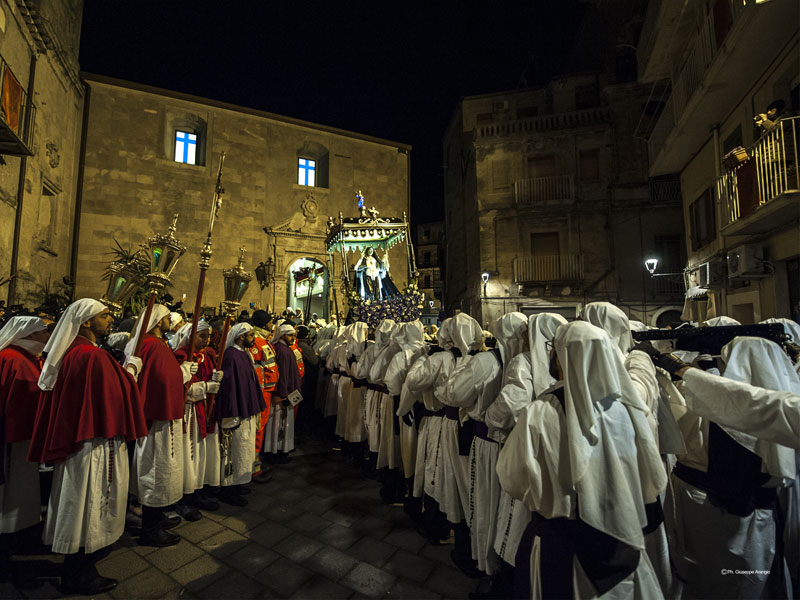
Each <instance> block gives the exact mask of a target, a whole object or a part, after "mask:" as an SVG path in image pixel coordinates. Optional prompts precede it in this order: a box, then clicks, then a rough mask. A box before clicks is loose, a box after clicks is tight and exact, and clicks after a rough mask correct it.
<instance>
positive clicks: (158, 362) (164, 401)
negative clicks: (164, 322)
mask: <svg viewBox="0 0 800 600" xmlns="http://www.w3.org/2000/svg"><path fill="white" fill-rule="evenodd" d="M139 356H140V357H141V359H142V363H143V365H142V372H141V373H140V374H139V393H141V395H142V400H143V401H144V418H145V419H147V426H148V428H149V427H150V425H151V424H152V422H153V421H174V420H175V419H182V418H183V403H184V401H185V400H186V390H185V388H184V387H183V371H181V366H180V364H179V363H178V361H177V359H176V358H175V354H173V352H172V349H171V348H170V347H169V345H168V344H167V342H166V341H165V340H163V339H161V338H158V337H156V336H154V335H151V334H149V333H148V334H147V335H146V336H145V337H144V341H143V342H142V350H141V352H140V353H139Z"/></svg>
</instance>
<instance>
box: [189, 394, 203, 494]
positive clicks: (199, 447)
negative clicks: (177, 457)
mask: <svg viewBox="0 0 800 600" xmlns="http://www.w3.org/2000/svg"><path fill="white" fill-rule="evenodd" d="M197 419H198V414H197V403H195V402H187V403H186V404H185V405H184V407H183V427H184V430H185V431H184V434H183V493H184V494H191V493H193V492H194V491H195V490H199V489H200V488H202V487H203V484H204V483H205V478H206V440H205V439H204V438H202V437H200V428H199V427H198V423H197Z"/></svg>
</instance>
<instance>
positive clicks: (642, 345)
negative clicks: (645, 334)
mask: <svg viewBox="0 0 800 600" xmlns="http://www.w3.org/2000/svg"><path fill="white" fill-rule="evenodd" d="M634 350H638V351H639V352H644V353H645V354H647V355H648V356H649V357H650V358H655V357H656V356H661V352H659V351H658V350H656V349H655V347H654V346H653V344H651V343H650V342H649V341H646V342H639V343H638V344H636V345H635V346H634V347H633V348H631V352H633V351H634Z"/></svg>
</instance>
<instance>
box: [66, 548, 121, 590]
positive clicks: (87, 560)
mask: <svg viewBox="0 0 800 600" xmlns="http://www.w3.org/2000/svg"><path fill="white" fill-rule="evenodd" d="M110 552H111V546H106V547H105V548H101V549H100V550H96V551H94V552H92V553H90V554H86V552H85V551H84V549H83V548H81V549H80V550H78V552H76V553H75V554H67V555H65V556H64V564H63V565H62V571H61V578H62V580H63V579H69V580H72V581H91V580H92V579H94V578H95V577H98V576H99V574H98V573H97V567H96V566H95V565H97V563H98V562H99V561H101V560H102V559H104V558H105V557H106V556H108V554H109V553H110Z"/></svg>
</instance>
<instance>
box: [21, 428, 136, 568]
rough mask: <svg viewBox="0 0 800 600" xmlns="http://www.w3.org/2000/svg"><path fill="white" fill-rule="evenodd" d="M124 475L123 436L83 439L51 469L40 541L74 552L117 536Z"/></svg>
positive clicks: (88, 549) (125, 505)
mask: <svg viewBox="0 0 800 600" xmlns="http://www.w3.org/2000/svg"><path fill="white" fill-rule="evenodd" d="M109 466H111V468H109ZM128 479H129V473H128V449H127V447H126V446H125V442H124V441H123V440H122V438H120V437H116V438H114V439H112V440H106V439H102V438H95V439H92V440H87V441H85V442H83V444H82V445H81V448H80V450H78V451H77V452H76V453H75V454H72V455H70V456H69V457H67V459H66V460H65V461H64V462H62V463H58V464H57V465H56V466H55V469H54V471H53V488H52V491H51V492H50V503H49V506H48V510H47V521H46V523H45V527H44V535H43V539H44V543H45V544H46V545H50V544H52V546H53V552H56V553H58V554H74V553H76V552H77V551H78V550H79V549H80V548H84V549H85V551H86V553H92V552H95V551H97V550H100V549H101V548H105V547H106V546H109V545H111V544H113V543H114V542H115V541H117V540H118V539H119V537H120V536H121V535H122V532H123V530H124V529H125V513H126V511H127V508H128ZM36 505H37V506H38V505H39V501H38V500H37V501H36Z"/></svg>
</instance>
